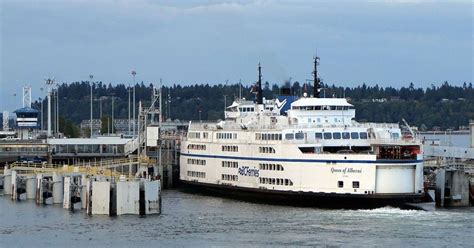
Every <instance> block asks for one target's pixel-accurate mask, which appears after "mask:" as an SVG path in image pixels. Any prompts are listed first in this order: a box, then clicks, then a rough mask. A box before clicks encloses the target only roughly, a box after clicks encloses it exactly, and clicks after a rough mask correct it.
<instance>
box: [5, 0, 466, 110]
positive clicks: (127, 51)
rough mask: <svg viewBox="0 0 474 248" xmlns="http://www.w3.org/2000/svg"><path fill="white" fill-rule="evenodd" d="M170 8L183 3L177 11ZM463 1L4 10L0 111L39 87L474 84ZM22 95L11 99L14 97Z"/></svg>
mask: <svg viewBox="0 0 474 248" xmlns="http://www.w3.org/2000/svg"><path fill="white" fill-rule="evenodd" d="M174 2H179V4H176V3H174ZM473 11H474V7H473V3H472V1H471V0H466V1H461V0H460V1H419V0H418V1H409V0H401V1H397V0H392V1H363V0H360V1H329V0H328V1H239V2H232V1H225V2H224V1H151V0H149V1H147V0H141V1H125V0H97V1H93V0H70V1H62V0H50V1H34V0H30V1H22V0H15V1H13V0H11V1H10V0H0V22H1V25H0V35H1V36H0V55H1V59H0V74H1V77H0V86H1V95H0V110H4V109H8V110H14V109H16V108H19V107H21V87H22V86H24V85H31V86H32V87H33V96H34V98H37V97H40V96H41V95H40V91H39V88H40V87H43V85H44V81H43V79H44V78H47V77H50V76H51V77H55V79H56V81H57V82H73V81H80V80H87V79H88V76H89V74H93V75H94V79H97V80H100V81H103V82H106V83H109V82H112V83H126V84H128V83H130V82H131V81H132V77H131V75H130V71H132V70H136V71H137V81H144V82H146V83H147V84H148V83H157V82H159V79H160V78H163V81H164V84H165V85H170V84H174V83H179V84H183V85H184V84H194V83H210V84H218V83H224V82H225V81H226V80H229V82H230V83H236V82H238V81H239V79H242V82H243V83H244V84H250V83H252V82H254V81H255V80H256V77H257V75H256V67H257V64H258V62H261V63H262V67H263V76H264V81H269V82H271V83H282V82H283V81H284V80H285V79H287V78H289V77H292V78H293V81H294V80H298V81H300V82H303V81H304V80H305V79H309V78H311V71H312V58H313V56H314V54H315V53H317V54H318V55H319V56H320V57H321V66H320V76H321V78H323V80H324V81H325V82H326V83H330V84H333V83H334V84H336V85H347V86H356V85H359V84H362V83H363V82H365V83H366V84H368V85H375V84H379V85H381V86H395V87H398V86H407V85H408V84H409V83H410V82H414V83H415V86H417V87H427V86H430V85H431V84H435V85H440V84H441V83H442V82H443V81H445V80H447V81H449V82H450V83H452V84H456V85H462V83H463V82H465V81H466V82H472V78H473V71H474V66H473V57H474V55H473V40H474V35H473ZM15 93H16V94H17V96H16V97H15V96H13V94H15Z"/></svg>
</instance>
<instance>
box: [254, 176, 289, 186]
mask: <svg viewBox="0 0 474 248" xmlns="http://www.w3.org/2000/svg"><path fill="white" fill-rule="evenodd" d="M259 181H260V183H261V184H273V185H285V186H293V182H292V181H291V180H290V179H283V178H267V177H260V178H259Z"/></svg>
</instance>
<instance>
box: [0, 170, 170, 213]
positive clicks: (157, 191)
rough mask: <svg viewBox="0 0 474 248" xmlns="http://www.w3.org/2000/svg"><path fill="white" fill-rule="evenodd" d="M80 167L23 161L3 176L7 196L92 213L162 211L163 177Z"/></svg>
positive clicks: (5, 171) (6, 171)
mask: <svg viewBox="0 0 474 248" xmlns="http://www.w3.org/2000/svg"><path fill="white" fill-rule="evenodd" d="M145 166H146V165H145ZM145 166H141V167H144V168H146V167H145ZM78 168H79V167H70V166H61V167H46V166H44V165H39V166H35V165H32V166H30V165H23V164H22V165H21V166H14V167H13V168H11V169H8V168H7V169H5V170H4V175H2V178H3V179H5V180H4V182H5V191H6V195H7V196H8V197H10V198H11V199H13V200H20V199H21V200H23V199H34V200H35V202H36V203H37V204H41V205H43V204H62V207H63V208H65V209H68V210H71V211H74V210H80V209H83V208H85V209H86V212H87V213H88V214H91V215H95V214H101V215H104V214H105V215H123V214H134V215H146V214H159V213H161V198H160V197H161V185H160V184H161V181H160V180H156V181H150V180H153V179H155V178H154V177H152V176H150V175H147V174H146V173H144V174H143V177H142V175H141V174H140V173H137V175H136V176H137V178H128V179H127V177H126V176H125V175H120V174H118V175H117V174H115V173H116V172H115V171H113V170H111V169H108V168H107V167H95V168H90V169H87V170H86V172H84V171H83V170H82V169H81V170H79V169H78ZM145 171H146V170H145ZM32 172H34V173H33V174H32ZM97 172H99V173H97ZM28 173H30V174H28ZM91 173H94V174H91ZM117 180H120V181H117Z"/></svg>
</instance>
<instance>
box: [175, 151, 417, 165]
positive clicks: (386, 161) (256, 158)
mask: <svg viewBox="0 0 474 248" xmlns="http://www.w3.org/2000/svg"><path fill="white" fill-rule="evenodd" d="M180 155H181V156H185V157H186V156H187V157H198V158H221V159H239V160H252V161H276V162H294V163H328V162H329V163H331V162H332V163H367V164H413V163H421V162H423V160H326V159H297V158H262V157H242V156H223V155H208V154H192V153H187V154H186V153H180Z"/></svg>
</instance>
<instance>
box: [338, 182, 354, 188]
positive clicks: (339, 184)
mask: <svg viewBox="0 0 474 248" xmlns="http://www.w3.org/2000/svg"><path fill="white" fill-rule="evenodd" d="M359 186H360V184H359V181H352V188H354V189H358V188H359ZM337 187H338V188H344V181H338V182H337Z"/></svg>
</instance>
